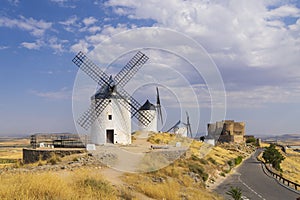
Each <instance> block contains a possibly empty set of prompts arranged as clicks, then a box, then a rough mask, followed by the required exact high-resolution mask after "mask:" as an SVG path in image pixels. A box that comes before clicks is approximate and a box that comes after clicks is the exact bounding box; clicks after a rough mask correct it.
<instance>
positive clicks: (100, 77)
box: [72, 51, 110, 85]
mask: <svg viewBox="0 0 300 200" xmlns="http://www.w3.org/2000/svg"><path fill="white" fill-rule="evenodd" d="M72 61H73V63H74V64H75V65H77V67H79V68H80V69H81V70H82V71H83V72H85V73H86V74H87V75H88V76H89V77H90V78H91V79H93V80H94V81H96V83H98V84H99V85H100V84H106V85H110V83H109V76H108V75H107V74H106V73H104V72H103V71H102V70H101V69H100V68H99V67H98V66H97V65H95V64H94V63H93V62H92V61H91V60H90V59H89V58H88V57H87V56H86V55H84V53H82V52H81V51H80V52H79V53H78V54H77V55H76V56H75V57H74V58H73V60H72Z"/></svg>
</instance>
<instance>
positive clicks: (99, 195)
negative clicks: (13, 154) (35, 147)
mask: <svg viewBox="0 0 300 200" xmlns="http://www.w3.org/2000/svg"><path fill="white" fill-rule="evenodd" d="M0 180H1V184H0V199H3V200H5V199H20V200H21V199H22V200H26V199H28V200H29V199H61V200H64V199H66V200H68V199H74V200H76V199H78V200H79V199H104V200H105V199H117V195H118V192H117V190H116V189H115V188H114V187H113V186H112V185H110V183H108V182H107V181H105V180H104V179H103V178H102V176H101V175H100V173H99V172H97V171H96V172H95V171H93V170H90V169H84V170H75V171H64V172H63V173H61V172H53V171H51V172H35V173H25V172H21V173H6V174H1V175H0Z"/></svg>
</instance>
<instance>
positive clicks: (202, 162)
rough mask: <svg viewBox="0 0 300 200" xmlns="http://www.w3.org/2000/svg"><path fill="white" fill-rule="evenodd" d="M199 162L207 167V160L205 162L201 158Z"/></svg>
mask: <svg viewBox="0 0 300 200" xmlns="http://www.w3.org/2000/svg"><path fill="white" fill-rule="evenodd" d="M199 161H200V163H201V164H203V165H207V164H208V162H207V160H205V159H203V158H201V159H200V160H199Z"/></svg>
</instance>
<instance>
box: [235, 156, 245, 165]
mask: <svg viewBox="0 0 300 200" xmlns="http://www.w3.org/2000/svg"><path fill="white" fill-rule="evenodd" d="M242 161H243V157H242V156H238V157H236V158H235V159H234V164H235V165H239V164H240V163H241V162H242Z"/></svg>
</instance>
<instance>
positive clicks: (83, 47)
mask: <svg viewBox="0 0 300 200" xmlns="http://www.w3.org/2000/svg"><path fill="white" fill-rule="evenodd" d="M89 46H90V45H89V44H88V43H87V42H86V41H85V40H80V41H79V42H78V43H77V44H74V45H72V46H71V48H70V50H71V51H72V52H74V53H78V52H79V51H82V52H84V53H87V52H88V49H89Z"/></svg>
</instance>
